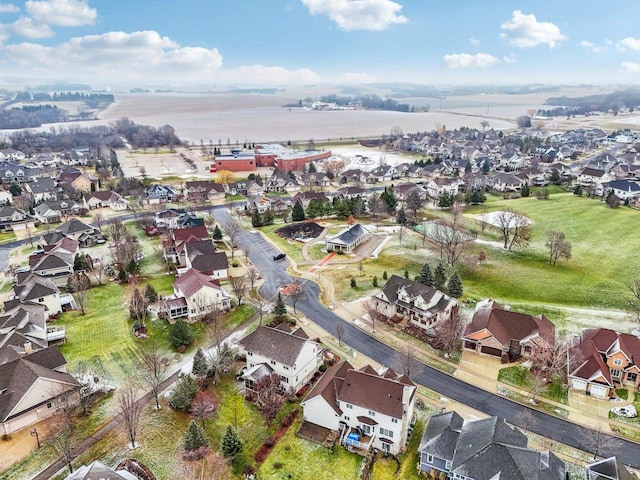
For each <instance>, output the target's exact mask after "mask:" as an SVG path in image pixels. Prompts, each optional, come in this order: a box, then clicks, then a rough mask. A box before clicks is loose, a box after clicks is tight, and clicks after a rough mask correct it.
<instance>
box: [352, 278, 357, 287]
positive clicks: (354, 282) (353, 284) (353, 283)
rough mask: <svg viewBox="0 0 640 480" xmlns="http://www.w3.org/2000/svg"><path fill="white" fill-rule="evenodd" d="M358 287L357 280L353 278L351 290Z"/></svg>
mask: <svg viewBox="0 0 640 480" xmlns="http://www.w3.org/2000/svg"><path fill="white" fill-rule="evenodd" d="M356 287H357V285H356V279H355V278H352V279H351V288H356Z"/></svg>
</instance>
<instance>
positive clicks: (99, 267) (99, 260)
mask: <svg viewBox="0 0 640 480" xmlns="http://www.w3.org/2000/svg"><path fill="white" fill-rule="evenodd" d="M89 272H90V273H91V274H92V275H93V278H94V279H95V280H96V283H97V284H98V285H102V276H103V275H104V257H103V256H102V255H98V256H97V257H95V258H94V259H93V261H92V262H91V269H90V270H89Z"/></svg>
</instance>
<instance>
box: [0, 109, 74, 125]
mask: <svg viewBox="0 0 640 480" xmlns="http://www.w3.org/2000/svg"><path fill="white" fill-rule="evenodd" d="M68 119H69V115H68V112H67V111H66V110H61V109H59V108H58V107H55V106H53V105H28V106H24V107H22V108H12V109H10V110H0V129H3V130H7V129H18V128H35V127H39V126H40V125H42V124H43V123H56V122H66V121H67V120H68Z"/></svg>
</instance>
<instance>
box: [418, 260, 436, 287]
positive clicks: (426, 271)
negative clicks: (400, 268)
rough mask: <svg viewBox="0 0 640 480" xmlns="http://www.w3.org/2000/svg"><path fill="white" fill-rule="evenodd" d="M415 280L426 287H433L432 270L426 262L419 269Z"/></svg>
mask: <svg viewBox="0 0 640 480" xmlns="http://www.w3.org/2000/svg"><path fill="white" fill-rule="evenodd" d="M417 281H418V282H420V283H421V284H423V285H426V286H428V287H433V282H434V278H433V272H432V271H431V267H430V266H429V264H428V263H425V264H424V265H423V266H422V270H420V275H418V276H417Z"/></svg>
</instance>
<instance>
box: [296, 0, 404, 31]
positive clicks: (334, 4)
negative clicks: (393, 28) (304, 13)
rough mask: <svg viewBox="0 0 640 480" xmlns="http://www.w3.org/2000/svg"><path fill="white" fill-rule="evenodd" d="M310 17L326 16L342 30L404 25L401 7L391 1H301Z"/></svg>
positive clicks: (377, 28)
mask: <svg viewBox="0 0 640 480" xmlns="http://www.w3.org/2000/svg"><path fill="white" fill-rule="evenodd" d="M301 1H302V4H303V5H305V6H306V7H307V8H308V9H309V12H310V13H311V15H318V14H327V15H329V18H331V20H333V21H334V22H336V24H338V27H340V28H341V29H342V30H345V31H347V32H349V31H352V30H384V29H386V28H387V27H388V26H389V25H392V24H394V23H405V22H407V18H406V17H405V16H404V15H401V14H400V10H402V5H400V4H399V3H396V2H393V1H391V0H301Z"/></svg>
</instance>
